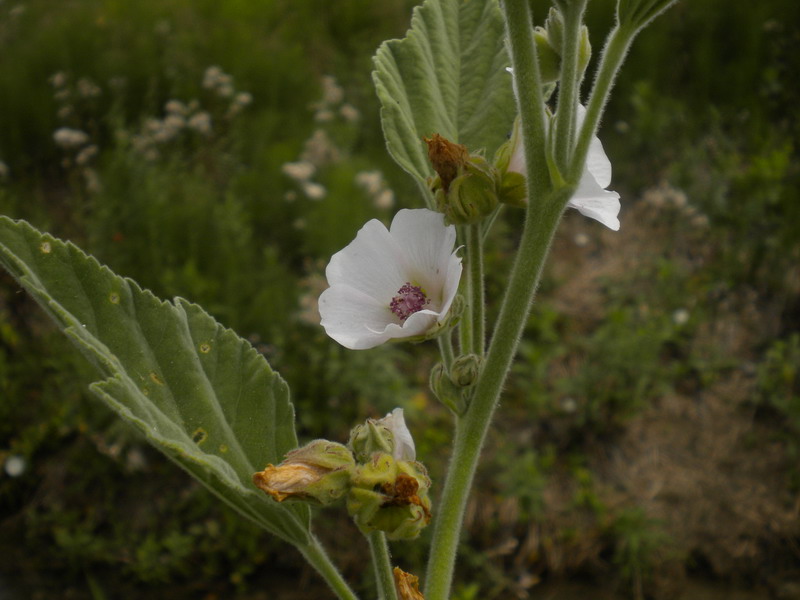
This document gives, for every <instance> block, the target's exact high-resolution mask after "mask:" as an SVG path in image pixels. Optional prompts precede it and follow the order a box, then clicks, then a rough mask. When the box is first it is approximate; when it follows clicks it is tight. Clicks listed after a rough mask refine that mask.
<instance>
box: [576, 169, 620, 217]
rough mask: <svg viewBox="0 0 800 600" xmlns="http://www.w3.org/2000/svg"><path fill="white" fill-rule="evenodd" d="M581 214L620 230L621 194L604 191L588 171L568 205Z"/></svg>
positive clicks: (585, 172)
mask: <svg viewBox="0 0 800 600" xmlns="http://www.w3.org/2000/svg"><path fill="white" fill-rule="evenodd" d="M567 206H571V207H572V208H576V209H578V211H580V213H581V214H583V215H585V216H587V217H590V218H592V219H596V220H598V221H600V222H601V223H602V224H603V225H605V226H606V227H608V228H609V229H613V230H614V231H618V230H619V219H618V218H617V215H619V209H620V203H619V194H618V193H617V192H612V191H608V190H604V189H603V188H602V187H600V185H599V184H598V183H597V181H596V180H595V179H594V177H592V175H591V174H590V173H589V172H588V171H584V174H583V177H581V181H580V183H579V184H578V189H577V190H576V191H575V194H574V195H573V196H572V199H571V200H570V201H569V202H568V203H567Z"/></svg>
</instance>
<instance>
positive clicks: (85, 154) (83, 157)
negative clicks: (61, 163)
mask: <svg viewBox="0 0 800 600" xmlns="http://www.w3.org/2000/svg"><path fill="white" fill-rule="evenodd" d="M95 156H97V146H96V145H95V144H92V145H91V146H86V147H85V148H83V149H82V150H81V151H80V152H78V155H77V156H76V157H75V164H77V165H78V166H84V165H86V164H88V163H89V161H90V160H92V159H93V158H94V157H95Z"/></svg>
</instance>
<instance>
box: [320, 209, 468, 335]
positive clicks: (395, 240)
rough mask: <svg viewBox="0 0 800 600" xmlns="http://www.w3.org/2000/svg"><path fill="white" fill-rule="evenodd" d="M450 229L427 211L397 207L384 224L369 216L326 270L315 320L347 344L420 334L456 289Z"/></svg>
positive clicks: (457, 262) (440, 315)
mask: <svg viewBox="0 0 800 600" xmlns="http://www.w3.org/2000/svg"><path fill="white" fill-rule="evenodd" d="M455 242H456V229H455V227H453V226H452V225H449V226H448V225H445V223H444V216H443V215H441V214H440V213H436V212H433V211H431V210H428V209H424V208H421V209H415V210H409V209H404V210H401V211H399V212H398V213H397V214H396V215H395V217H394V220H393V221H392V225H391V228H390V229H388V230H387V229H386V227H385V226H384V225H383V224H382V223H381V222H380V221H378V220H376V219H373V220H372V221H369V222H368V223H367V224H366V225H364V227H362V228H361V230H360V231H359V232H358V234H357V235H356V239H355V240H353V241H352V242H351V243H350V244H349V245H348V246H347V247H345V248H344V249H343V250H341V251H339V252H337V253H336V254H334V255H333V257H332V258H331V261H330V263H329V264H328V267H327V269H326V271H325V275H326V277H327V279H328V284H329V285H330V287H329V288H328V289H327V290H325V291H324V292H323V293H322V295H321V296H320V298H319V311H320V316H321V318H322V326H323V327H324V328H325V331H326V333H327V334H328V335H329V336H330V337H332V338H333V339H334V340H336V341H337V342H339V343H340V344H342V345H343V346H345V347H346V348H350V349H353V350H361V349H366V348H374V347H375V346H378V345H380V344H383V343H384V342H386V341H388V340H390V339H394V338H409V337H418V336H423V335H425V334H426V333H429V332H431V330H433V329H434V328H436V327H437V325H439V324H441V323H442V322H443V321H444V319H445V317H446V315H447V312H448V311H449V310H450V306H451V304H452V303H453V299H454V298H455V296H456V292H457V291H458V282H459V280H460V278H461V259H460V258H459V257H458V256H457V254H456V252H455V251H454V246H455Z"/></svg>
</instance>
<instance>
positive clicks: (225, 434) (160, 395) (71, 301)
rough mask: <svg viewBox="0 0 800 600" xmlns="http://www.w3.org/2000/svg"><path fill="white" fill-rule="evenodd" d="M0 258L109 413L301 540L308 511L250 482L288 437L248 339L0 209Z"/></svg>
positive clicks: (234, 501) (288, 424)
mask: <svg viewBox="0 0 800 600" xmlns="http://www.w3.org/2000/svg"><path fill="white" fill-rule="evenodd" d="M0 263H2V264H3V266H5V267H6V268H7V269H8V270H9V272H11V274H12V275H14V277H15V278H16V279H17V281H19V283H20V285H22V286H23V287H24V288H25V289H26V290H27V291H28V292H29V293H30V294H31V295H32V296H33V297H34V298H35V299H36V300H37V301H38V302H39V304H40V305H41V306H42V307H43V308H44V309H45V310H46V311H47V312H48V314H49V315H50V316H51V317H52V318H53V320H54V321H55V322H56V323H57V324H58V325H59V326H60V327H61V328H62V329H63V331H64V333H65V334H66V335H67V336H68V337H69V338H70V340H71V341H72V342H73V343H74V344H75V345H76V346H77V347H78V349H79V350H81V352H82V353H83V354H84V355H85V356H86V357H87V358H88V359H89V360H90V361H91V362H92V363H93V364H94V365H95V366H96V367H97V368H98V369H99V370H100V372H101V373H102V374H103V377H104V378H105V379H104V380H103V381H99V382H96V383H94V384H92V385H91V390H92V391H93V392H94V393H95V394H96V395H97V396H99V397H100V398H101V399H102V400H103V401H104V402H105V403H106V404H107V405H108V406H109V407H110V408H111V409H112V410H114V411H115V412H116V413H117V414H118V415H119V416H120V417H121V418H122V419H124V420H125V421H127V422H128V423H131V424H132V425H133V426H135V427H136V428H137V429H139V430H140V431H141V432H142V433H144V435H145V436H146V437H147V439H148V440H149V441H150V442H151V443H152V444H153V445H154V446H156V447H157V448H158V449H159V450H161V451H162V452H163V453H164V454H166V455H167V456H168V457H169V458H171V459H172V460H174V461H175V462H176V463H178V464H179V465H180V466H181V467H183V468H184V469H185V470H186V471H188V472H189V473H191V474H192V475H193V476H194V477H196V478H197V479H199V480H200V481H201V482H202V483H203V484H204V485H206V486H207V487H208V488H209V489H210V490H211V491H212V492H213V493H215V494H216V495H217V496H219V497H220V498H221V499H223V500H224V501H226V502H227V503H228V504H230V505H231V506H233V507H234V508H236V509H237V510H238V511H239V512H241V513H242V514H244V515H245V516H247V517H249V518H250V519H252V520H253V521H255V522H256V523H258V524H260V525H262V526H263V527H264V528H266V529H267V530H269V531H271V532H272V533H274V534H275V535H277V536H279V537H281V538H283V539H285V540H286V541H289V542H292V543H295V544H299V545H305V544H307V543H308V539H309V534H308V528H309V515H308V510H307V508H306V507H305V506H301V505H289V506H286V505H281V504H277V503H275V502H274V501H273V500H271V499H269V498H267V497H266V496H265V495H264V494H263V493H262V492H261V491H259V490H257V489H256V488H255V487H254V486H253V484H252V482H251V477H252V474H253V473H254V472H256V471H260V470H261V469H263V468H264V467H265V466H266V465H267V464H268V463H273V464H275V463H278V462H280V461H281V460H282V458H283V455H284V454H285V453H286V452H287V451H288V450H290V449H292V448H294V447H296V446H297V438H296V436H295V431H294V410H293V407H292V404H291V402H290V401H289V390H288V387H287V385H286V383H285V382H284V380H283V379H282V378H281V377H280V376H279V375H278V374H277V373H275V372H274V371H273V370H272V369H271V368H270V366H269V364H267V361H266V360H265V359H264V357H263V356H261V355H260V354H259V353H258V352H257V351H256V350H255V349H254V348H253V347H252V346H251V345H250V344H249V343H248V342H246V341H245V340H243V339H241V338H239V337H238V336H237V335H236V334H235V333H234V332H233V331H231V330H229V329H226V328H224V327H222V326H221V325H220V324H218V323H217V322H216V321H215V320H214V319H213V318H212V317H211V316H209V315H208V314H207V313H206V312H205V311H203V309H202V308H200V307H199V306H196V305H194V304H191V303H189V302H187V301H186V300H183V299H181V298H176V299H175V301H174V302H165V301H162V300H159V299H158V298H156V297H155V296H154V295H153V294H152V293H150V292H149V291H147V290H142V289H141V288H139V286H138V285H137V284H136V283H135V282H134V281H132V280H130V279H125V278H122V277H119V276H117V275H115V274H114V273H112V272H111V271H110V270H109V269H108V268H107V267H104V266H101V265H100V264H99V263H98V262H97V261H96V260H95V259H94V258H93V257H90V256H87V255H86V254H84V253H83V252H82V251H81V250H80V249H79V248H77V247H76V246H74V245H73V244H71V243H68V242H67V243H65V242H62V241H61V240H58V239H55V238H53V237H52V236H50V235H48V234H43V233H41V232H39V231H37V230H36V229H34V228H33V227H31V226H30V225H29V224H28V223H26V222H24V221H16V222H15V221H12V220H10V219H8V218H6V217H0Z"/></svg>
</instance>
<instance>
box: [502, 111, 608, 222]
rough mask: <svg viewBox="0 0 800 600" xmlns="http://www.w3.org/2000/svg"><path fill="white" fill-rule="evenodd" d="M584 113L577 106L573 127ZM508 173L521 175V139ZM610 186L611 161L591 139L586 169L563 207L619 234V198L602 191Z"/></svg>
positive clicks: (522, 170)
mask: <svg viewBox="0 0 800 600" xmlns="http://www.w3.org/2000/svg"><path fill="white" fill-rule="evenodd" d="M585 115H586V109H585V108H584V107H583V106H581V105H578V108H577V126H578V127H580V126H581V124H582V123H583V119H584V116H585ZM508 170H509V171H513V172H516V173H520V174H522V175H525V149H524V148H523V146H522V136H520V135H516V147H515V148H514V150H513V152H512V155H511V161H510V162H509V165H508ZM610 184H611V161H610V160H608V156H606V153H605V150H603V144H602V143H601V142H600V140H599V139H598V138H597V136H595V137H593V138H592V141H591V143H590V144H589V153H588V154H587V155H586V165H585V166H584V168H583V174H582V175H581V179H580V181H579V182H578V188H577V189H576V190H575V193H574V194H573V195H572V198H570V201H569V202H568V203H567V206H571V207H572V208H575V209H577V210H578V211H579V212H580V213H581V214H583V215H585V216H587V217H590V218H592V219H596V220H597V221H600V222H601V223H602V224H603V225H605V226H606V227H608V228H609V229H613V230H614V231H618V230H619V218H618V215H619V209H620V203H619V194H618V193H617V192H613V191H609V190H606V188H607V187H608V186H609V185H610Z"/></svg>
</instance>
